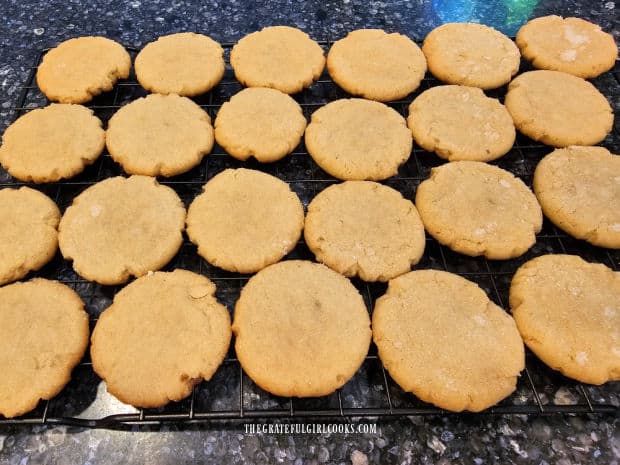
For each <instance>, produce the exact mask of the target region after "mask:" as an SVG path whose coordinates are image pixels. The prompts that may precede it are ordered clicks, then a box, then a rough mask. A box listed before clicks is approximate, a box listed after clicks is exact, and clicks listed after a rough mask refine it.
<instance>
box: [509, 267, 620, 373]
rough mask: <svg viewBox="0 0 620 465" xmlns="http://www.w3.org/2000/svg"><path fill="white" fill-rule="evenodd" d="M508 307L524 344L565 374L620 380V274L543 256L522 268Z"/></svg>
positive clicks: (514, 280) (518, 273)
mask: <svg viewBox="0 0 620 465" xmlns="http://www.w3.org/2000/svg"><path fill="white" fill-rule="evenodd" d="M510 307H511V308H512V314H513V315H514V319H515V321H516V323H517V326H518V328H519V331H520V333H521V336H522V337H523V340H524V341H525V344H526V345H527V346H528V347H529V348H530V349H531V350H532V352H534V353H535V354H536V355H537V356H538V357H539V358H540V359H541V360H542V361H543V362H545V363H546V364H547V365H548V366H549V367H551V368H553V369H554V370H559V371H561V372H562V373H563V374H564V375H565V376H568V377H570V378H573V379H576V380H578V381H582V382H584V383H590V384H603V383H605V382H607V381H620V329H619V328H620V273H617V272H614V271H612V270H611V269H610V268H608V267H606V266H605V265H602V264H595V263H588V262H586V261H585V260H583V259H582V258H580V257H578V256H576V255H543V256H541V257H536V258H534V259H533V260H530V261H529V262H527V263H525V264H524V265H522V266H521V267H520V268H519V269H518V270H517V272H516V273H515V275H514V277H513V278H512V283H511V285H510Z"/></svg>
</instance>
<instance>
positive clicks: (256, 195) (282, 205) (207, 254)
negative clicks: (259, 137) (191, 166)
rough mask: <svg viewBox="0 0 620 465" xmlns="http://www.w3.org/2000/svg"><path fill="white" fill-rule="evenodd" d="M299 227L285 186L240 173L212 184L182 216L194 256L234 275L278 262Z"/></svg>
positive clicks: (297, 210)
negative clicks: (197, 255) (193, 249)
mask: <svg viewBox="0 0 620 465" xmlns="http://www.w3.org/2000/svg"><path fill="white" fill-rule="evenodd" d="M303 226H304V209H303V206H302V204H301V202H300V201H299V197H297V194H295V193H294V192H293V191H291V189H290V187H289V186H288V184H287V183H285V182H284V181H281V180H279V179H278V178H276V177H274V176H271V175H269V174H266V173H263V172H261V171H256V170H248V169H245V168H239V169H236V170H233V169H228V170H225V171H223V172H221V173H219V174H218V175H217V176H215V177H214V178H213V179H211V180H210V181H209V182H208V183H207V184H206V185H205V186H204V191H203V193H202V194H200V195H199V196H198V197H196V198H195V199H194V201H193V202H192V204H191V205H190V207H189V210H188V212H187V235H188V236H189V239H190V240H191V241H192V242H193V243H194V244H196V245H197V246H198V253H199V254H200V255H201V256H202V257H203V258H204V259H205V260H207V261H208V262H209V263H211V264H212V265H215V266H218V267H220V268H223V269H225V270H228V271H236V272H239V273H254V272H256V271H258V270H261V269H263V268H264V267H266V266H267V265H270V264H272V263H275V262H277V261H278V260H280V259H281V258H282V257H284V256H285V255H286V254H287V253H289V252H290V251H291V250H293V248H294V247H295V245H296V243H297V240H298V239H299V237H300V236H301V230H302V229H303Z"/></svg>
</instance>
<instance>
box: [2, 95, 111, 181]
mask: <svg viewBox="0 0 620 465" xmlns="http://www.w3.org/2000/svg"><path fill="white" fill-rule="evenodd" d="M104 147H105V131H104V130H103V128H102V127H101V120H99V118H97V117H96V116H95V115H94V113H93V111H92V110H90V109H89V108H86V107H83V106H81V105H70V104H52V105H49V106H47V107H45V108H39V109H36V110H32V111H30V112H28V113H26V114H25V115H22V116H20V117H19V118H18V119H17V120H16V121H15V122H14V123H13V124H11V125H10V126H9V127H8V128H7V130H6V131H5V132H4V134H3V136H2V147H0V163H1V164H2V166H3V167H4V168H5V169H6V170H7V171H8V172H9V173H10V174H11V176H13V177H15V178H17V179H19V180H21V181H25V182H36V183H43V182H54V181H58V180H60V179H66V178H70V177H72V176H75V175H76V174H78V173H81V172H82V171H83V170H84V167H86V166H88V165H90V164H92V163H93V162H94V161H95V160H96V159H97V158H99V155H101V152H103V148H104Z"/></svg>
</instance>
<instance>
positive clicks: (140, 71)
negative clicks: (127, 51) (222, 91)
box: [134, 32, 225, 97]
mask: <svg viewBox="0 0 620 465" xmlns="http://www.w3.org/2000/svg"><path fill="white" fill-rule="evenodd" d="M134 66H135V68H136V78H138V82H140V85H141V86H142V87H144V88H145V89H146V90H148V91H150V92H155V93H158V94H177V95H185V96H188V97H191V96H194V95H199V94H203V93H205V92H207V91H209V90H211V89H212V88H213V87H215V86H216V85H217V84H218V83H219V82H220V81H221V80H222V76H224V69H225V64H224V49H223V48H222V47H221V45H220V44H218V43H217V42H216V41H214V40H213V39H211V38H210V37H207V36H205V35H202V34H195V33H193V32H180V33H178V34H170V35H166V36H162V37H159V38H158V39H157V40H156V41H154V42H150V43H148V44H146V46H145V47H144V48H143V49H142V50H141V51H140V53H138V56H136V62H135V65H134Z"/></svg>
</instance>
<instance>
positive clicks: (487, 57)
mask: <svg viewBox="0 0 620 465" xmlns="http://www.w3.org/2000/svg"><path fill="white" fill-rule="evenodd" d="M422 51H423V52H424V55H426V60H427V62H428V69H429V71H430V72H431V73H432V74H433V75H434V76H435V77H437V78H438V79H439V80H441V81H444V82H447V83H448V84H462V85H465V86H473V87H480V88H481V89H495V88H497V87H500V86H503V85H504V84H506V83H508V82H510V80H511V79H512V76H514V75H515V74H517V71H519V65H520V61H521V55H520V53H519V49H518V48H517V46H516V45H515V43H514V42H513V41H512V40H510V39H509V38H508V37H506V36H505V35H504V34H502V33H501V32H499V31H496V30H495V29H493V28H492V27H489V26H484V25H482V24H475V23H448V24H443V25H442V26H439V27H438V28H435V29H433V30H432V31H431V32H430V34H428V35H427V36H426V39H424V44H423V45H422Z"/></svg>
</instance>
